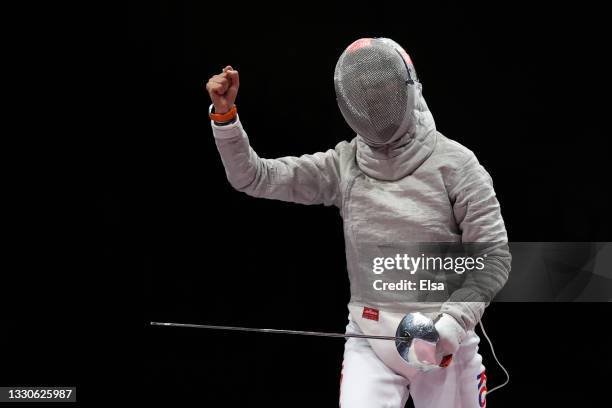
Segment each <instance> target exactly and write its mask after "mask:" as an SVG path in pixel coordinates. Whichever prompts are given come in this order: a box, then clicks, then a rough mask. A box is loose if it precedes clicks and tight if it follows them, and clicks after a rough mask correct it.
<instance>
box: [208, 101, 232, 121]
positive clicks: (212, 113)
mask: <svg viewBox="0 0 612 408" xmlns="http://www.w3.org/2000/svg"><path fill="white" fill-rule="evenodd" d="M208 116H209V117H210V119H211V120H212V121H213V122H214V124H215V125H217V126H226V125H230V124H232V123H235V122H236V119H237V117H238V109H237V108H236V105H232V107H231V108H230V109H229V110H228V111H226V112H217V111H216V108H215V105H214V104H212V103H211V104H210V106H209V107H208Z"/></svg>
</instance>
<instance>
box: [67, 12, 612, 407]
mask: <svg viewBox="0 0 612 408" xmlns="http://www.w3.org/2000/svg"><path fill="white" fill-rule="evenodd" d="M400 4H401V5H394V4H391V3H382V2H381V3H378V4H375V5H373V4H369V5H368V6H365V5H358V4H357V3H348V4H344V5H340V4H337V5H336V4H327V5H325V6H314V5H312V6H311V5H308V4H304V5H302V6H295V5H288V3H286V4H285V5H275V6H268V5H261V4H257V5H251V6H248V7H246V8H245V6H239V5H237V4H234V3H219V4H216V5H215V4H208V3H207V4H205V3H202V2H197V1H192V2H164V1H161V2H160V1H158V2H149V3H147V4H145V5H142V4H141V5H136V4H134V3H132V4H131V6H130V10H129V12H130V14H129V18H130V19H129V21H128V29H129V41H128V43H127V44H128V47H129V48H128V54H127V58H126V59H125V60H123V63H124V64H125V78H124V79H127V80H128V81H127V82H128V84H129V85H128V88H127V91H128V92H127V93H126V94H125V97H124V99H123V100H122V102H126V105H127V108H128V110H127V111H126V118H128V119H130V120H129V122H127V123H125V124H124V125H122V126H121V127H118V128H117V129H116V131H114V132H110V133H109V134H108V135H107V139H106V143H107V145H108V146H110V147H111V148H112V147H115V149H114V154H113V155H112V156H110V158H109V160H108V162H107V164H108V165H109V166H108V173H107V176H108V178H107V180H106V183H105V185H104V187H103V189H102V190H101V191H100V193H99V197H98V198H99V200H100V203H101V204H100V208H101V209H102V211H103V213H104V225H105V228H106V230H105V231H106V232H105V234H106V235H105V237H107V240H106V243H105V244H104V245H105V251H106V252H105V255H109V256H108V257H106V258H105V259H106V260H107V261H106V262H107V263H106V266H107V267H109V268H111V269H112V268H113V267H114V264H115V262H117V260H118V259H119V257H120V256H121V255H126V254H127V255H130V256H131V257H132V259H133V262H134V263H133V264H130V269H131V271H130V272H128V273H131V274H132V275H133V274H134V273H140V274H142V275H139V277H141V278H142V283H141V284H140V285H141V286H140V288H139V293H140V296H144V301H139V302H137V304H136V306H135V307H136V313H138V310H141V313H142V316H141V327H142V330H143V333H140V334H139V336H140V337H139V338H140V340H139V342H140V344H139V345H138V346H137V347H136V350H137V351H136V353H135V354H134V355H133V356H132V357H131V358H130V359H128V360H129V361H123V362H121V363H118V365H117V366H116V367H115V369H116V370H118V371H121V370H122V369H123V367H124V366H129V367H134V365H135V366H136V368H135V369H134V375H135V377H134V382H137V383H138V384H140V385H141V387H140V390H141V392H142V394H138V396H137V398H144V399H149V400H155V401H159V400H161V401H170V400H175V401H176V400H179V401H180V403H181V404H184V405H191V404H195V403H197V404H198V406H219V405H223V406H249V405H257V406H259V405H266V406H287V405H289V406H336V404H337V397H338V382H339V372H340V364H341V361H342V350H343V342H342V341H341V340H333V339H318V338H294V337H289V336H275V335H264V334H241V333H223V332H218V333H217V332H204V331H197V330H187V329H184V330H183V329H170V328H151V327H148V326H147V323H148V322H149V321H150V320H159V321H179V322H202V323H209V324H228V325H243V326H251V327H273V328H286V329H303V330H322V331H333V332H338V331H342V330H343V328H344V326H345V324H346V315H347V310H346V303H347V301H348V298H349V293H348V279H347V276H346V271H345V261H344V246H343V237H342V224H341V219H340V217H339V214H338V210H337V209H335V208H325V207H322V206H313V207H307V206H299V205H292V204H288V203H282V202H277V201H266V200H257V199H254V198H251V197H248V196H246V195H244V194H241V193H238V192H235V191H233V190H232V188H231V187H230V186H229V184H228V183H227V181H226V179H225V174H224V170H223V167H222V165H221V162H220V160H219V157H218V153H217V151H216V148H215V146H214V141H213V138H212V133H211V130H210V126H209V121H208V118H207V108H208V105H209V103H210V101H209V99H208V97H207V95H206V94H205V93H204V92H203V91H202V89H201V86H200V84H201V81H202V80H205V79H207V78H208V77H209V76H211V75H213V74H215V73H218V72H219V71H220V70H221V68H222V67H224V66H225V65H227V64H231V65H232V66H233V67H234V68H235V69H237V70H239V72H240V78H241V86H240V91H239V95H238V99H237V105H238V108H239V112H240V116H241V120H242V122H243V124H244V126H245V129H246V131H247V132H248V133H249V137H250V140H251V143H252V145H253V147H254V148H255V149H256V151H257V152H258V153H259V154H260V156H262V157H270V158H272V157H279V156H283V155H299V154H302V153H312V152H316V151H321V150H326V149H328V148H330V147H333V146H335V144H336V143H338V142H339V141H340V140H348V139H350V138H352V134H351V130H350V129H349V128H348V126H347V125H346V124H345V123H344V121H343V119H342V117H341V115H340V112H339V110H338V109H337V106H336V103H335V95H334V90H333V70H334V66H335V62H336V59H337V58H338V56H339V55H340V53H341V52H342V50H343V49H344V48H345V47H346V46H347V45H348V44H350V43H351V42H352V41H354V40H355V39H357V38H361V37H367V36H385V37H390V38H393V39H394V40H396V41H397V42H399V43H400V44H402V45H403V46H404V48H406V50H407V51H408V53H409V54H410V55H411V57H412V59H413V61H414V62H415V66H416V69H417V73H418V75H419V77H420V80H421V82H422V83H423V90H424V95H425V98H426V99H427V102H428V104H429V107H430V109H431V111H432V113H433V115H434V118H435V120H436V124H437V127H438V130H440V131H441V132H442V133H443V134H445V135H446V136H448V137H450V138H452V139H454V140H457V141H458V142H460V143H461V144H463V145H465V146H467V147H468V148H470V149H471V150H473V151H474V152H475V153H476V155H477V157H478V158H479V160H480V162H481V163H482V164H483V165H484V166H485V167H486V168H487V170H488V171H489V172H490V173H491V175H492V177H493V180H494V182H495V188H496V191H497V195H498V198H499V201H500V203H501V206H502V213H503V216H504V219H505V222H506V226H507V229H508V234H509V237H510V239H511V240H512V241H609V240H610V233H609V231H610V227H611V223H610V219H609V216H608V214H609V202H608V199H607V195H608V189H609V187H608V186H609V182H608V177H607V176H608V175H609V170H608V169H609V166H608V158H607V154H608V150H607V149H606V146H607V144H606V143H607V141H606V140H605V139H606V138H607V135H606V134H604V127H603V125H604V123H603V118H605V117H606V116H605V113H606V112H604V106H605V103H604V101H605V100H606V98H605V94H604V86H605V85H606V83H607V81H608V80H607V70H608V68H607V65H606V63H605V62H604V61H606V60H607V56H606V55H605V53H606V48H605V47H604V38H603V29H602V28H600V27H601V26H600V25H599V21H598V15H599V13H600V12H599V11H598V10H589V9H587V8H584V9H580V10H576V9H572V8H556V9H546V10H534V9H533V6H529V5H518V4H516V3H512V4H509V5H507V6H504V7H499V8H496V9H492V8H487V7H482V6H478V7H476V6H471V7H467V8H466V7H463V6H458V5H454V6H453V5H444V6H435V7H434V6H432V7H423V6H417V5H416V4H414V3H409V2H402V3H400ZM123 166H127V167H123ZM143 285H144V286H143ZM131 310H134V309H131ZM609 311H610V310H609V306H608V305H604V304H562V303H556V304H520V303H513V304H509V303H507V304H493V305H491V306H490V307H489V309H488V310H487V313H486V314H485V317H484V319H483V320H484V322H485V325H486V328H487V329H488V333H489V334H490V336H491V337H492V339H493V342H494V345H495V347H496V352H497V354H498V356H499V357H500V359H501V361H502V363H504V364H505V365H506V366H507V368H508V370H509V371H510V373H511V376H512V378H511V383H510V385H509V386H508V387H507V388H504V389H502V390H500V391H498V392H497V393H494V394H492V395H491V396H490V397H489V401H488V402H489V404H491V406H498V407H509V406H516V405H519V406H537V405H540V404H542V403H549V404H555V405H557V406H572V405H573V404H578V405H585V404H587V402H588V400H589V399H590V398H594V395H597V394H599V395H602V394H604V391H603V389H601V388H600V387H602V386H604V385H606V384H604V381H603V377H605V374H600V372H601V371H600V369H603V370H605V369H606V366H607V365H609V363H610V359H609V356H608V355H607V348H608V346H609V344H610V342H611V340H612V338H611V337H610V334H609V333H608V332H606V331H604V329H603V325H604V324H603V322H604V321H607V318H608V316H609ZM483 340H484V339H483ZM481 353H482V354H483V356H484V358H485V364H486V366H487V369H488V378H489V388H492V387H493V386H495V385H497V384H499V383H500V382H502V381H503V378H504V377H503V373H502V372H501V371H500V369H499V368H498V367H496V365H495V363H494V361H493V359H492V358H491V353H490V350H489V347H488V345H486V344H485V342H484V341H483V342H481ZM140 361H142V362H141V363H139V362H140ZM107 368H108V367H107ZM603 372H605V371H603ZM141 379H142V381H141ZM79 381H81V382H83V383H86V380H84V379H80V380H79ZM91 389H93V390H95V386H93V385H92V386H91ZM187 401H191V402H189V403H188V402H187ZM175 403H176V402H173V403H172V404H173V405H174V404H175Z"/></svg>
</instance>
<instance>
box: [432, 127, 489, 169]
mask: <svg viewBox="0 0 612 408" xmlns="http://www.w3.org/2000/svg"><path fill="white" fill-rule="evenodd" d="M434 157H435V159H436V161H438V162H439V163H440V164H441V165H443V166H444V167H446V168H447V169H448V170H456V169H458V168H461V167H463V166H464V165H466V164H467V163H469V162H470V161H476V162H478V160H477V159H476V155H475V154H474V152H473V151H471V150H470V149H468V148H467V147H465V146H463V145H462V144H461V143H459V142H457V141H455V140H452V139H449V138H448V137H446V136H444V135H443V134H442V133H439V132H438V143H437V146H436V150H435V152H434Z"/></svg>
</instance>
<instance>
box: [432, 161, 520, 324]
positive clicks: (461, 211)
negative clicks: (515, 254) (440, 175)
mask: <svg viewBox="0 0 612 408" xmlns="http://www.w3.org/2000/svg"><path fill="white" fill-rule="evenodd" d="M452 180H453V181H452V185H451V186H450V189H449V195H450V198H451V201H452V202H453V213H454V217H455V220H456V222H457V225H458V226H459V229H460V231H461V241H462V244H463V246H464V248H466V247H470V243H476V244H474V245H472V246H471V247H472V248H474V249H475V252H474V253H472V252H470V253H471V254H472V255H475V254H477V255H478V256H482V255H484V254H486V257H485V258H484V268H483V269H482V270H477V269H473V270H471V271H469V272H467V273H466V276H465V280H464V282H463V285H462V286H461V287H460V288H458V289H457V290H456V291H454V292H453V293H452V294H451V295H450V297H449V299H448V301H447V302H445V303H444V304H443V305H442V309H441V312H442V313H447V314H449V315H451V316H453V317H454V318H455V319H456V320H457V321H458V322H459V323H460V324H461V325H462V326H463V328H464V329H465V330H473V329H474V327H475V326H476V324H477V323H478V321H479V320H480V318H481V317H482V315H483V313H484V309H485V307H486V306H487V305H488V304H489V302H490V301H491V300H492V299H493V297H494V296H495V295H496V294H497V292H499V290H501V288H502V287H503V286H504V285H505V283H506V281H507V280H508V275H509V273H510V264H511V260H512V257H511V254H510V249H509V247H508V236H507V233H506V227H505V225H504V220H503V218H502V215H501V211H500V207H499V202H498V201H497V198H496V196H495V190H494V189H493V181H492V179H491V176H490V175H489V173H487V171H486V170H485V169H484V167H482V166H481V165H480V163H479V162H478V160H477V159H476V157H475V156H474V154H473V153H472V152H470V157H469V159H468V160H467V162H466V163H465V164H464V165H462V166H460V167H459V168H458V169H457V170H456V171H455V172H454V174H453V177H452Z"/></svg>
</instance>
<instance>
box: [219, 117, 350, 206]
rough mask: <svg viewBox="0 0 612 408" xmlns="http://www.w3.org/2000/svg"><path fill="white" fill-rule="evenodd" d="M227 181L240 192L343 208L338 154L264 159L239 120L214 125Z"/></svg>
mask: <svg viewBox="0 0 612 408" xmlns="http://www.w3.org/2000/svg"><path fill="white" fill-rule="evenodd" d="M211 126H212V130H213V135H214V137H215V143H216V145H217V149H218V150H219V154H220V155H221V161H222V162H223V166H224V167H225V174H226V175H227V179H228V181H229V182H230V184H231V185H232V187H234V188H235V189H236V190H238V191H242V192H244V193H246V194H248V195H250V196H253V197H262V198H269V199H275V200H282V201H290V202H294V203H300V204H324V205H332V204H334V205H337V206H340V188H339V184H340V176H339V171H338V154H337V152H336V151H335V150H333V149H330V150H328V151H326V152H323V153H315V154H312V155H303V156H300V157H293V156H287V157H282V158H278V159H262V158H260V157H259V156H258V155H257V153H255V151H254V150H253V148H252V147H251V146H250V144H249V139H248V136H247V134H246V132H245V131H244V129H243V128H242V124H241V123H240V118H238V119H237V120H236V122H234V123H232V124H230V125H224V126H218V125H216V124H215V123H214V122H212V121H211Z"/></svg>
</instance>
